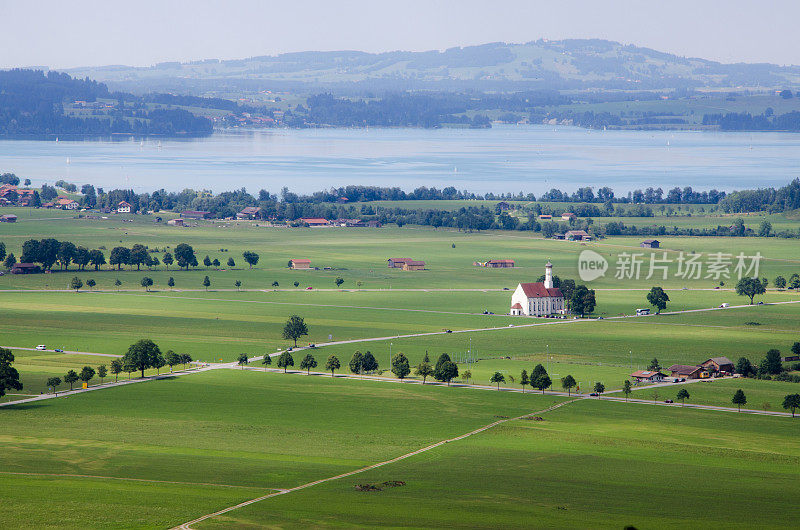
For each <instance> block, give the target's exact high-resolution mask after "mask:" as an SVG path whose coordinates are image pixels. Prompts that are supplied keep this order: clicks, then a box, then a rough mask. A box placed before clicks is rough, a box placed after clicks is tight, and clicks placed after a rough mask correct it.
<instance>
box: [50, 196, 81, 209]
mask: <svg viewBox="0 0 800 530" xmlns="http://www.w3.org/2000/svg"><path fill="white" fill-rule="evenodd" d="M78 206H80V205H79V204H78V203H77V202H75V201H73V200H72V199H67V198H66V197H59V198H58V200H57V201H56V207H58V208H61V209H62V210H77V209H78Z"/></svg>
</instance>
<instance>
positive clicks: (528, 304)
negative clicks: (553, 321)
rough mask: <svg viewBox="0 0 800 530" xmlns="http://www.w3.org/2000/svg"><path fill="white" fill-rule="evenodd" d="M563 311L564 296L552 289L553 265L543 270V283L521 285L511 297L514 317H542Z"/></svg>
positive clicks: (550, 264)
mask: <svg viewBox="0 0 800 530" xmlns="http://www.w3.org/2000/svg"><path fill="white" fill-rule="evenodd" d="M563 311H564V295H563V294H562V293H561V289H558V288H557V287H553V264H552V263H550V262H549V261H548V262H547V265H545V268H544V282H536V283H521V284H519V285H517V288H516V289H515V290H514V294H512V295H511V311H510V312H509V314H511V315H515V316H522V315H524V316H529V317H531V316H535V317H539V316H543V315H552V314H555V313H561V312H563Z"/></svg>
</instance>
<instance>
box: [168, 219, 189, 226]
mask: <svg viewBox="0 0 800 530" xmlns="http://www.w3.org/2000/svg"><path fill="white" fill-rule="evenodd" d="M167 225H169V226H185V225H184V222H183V219H170V220H169V221H167Z"/></svg>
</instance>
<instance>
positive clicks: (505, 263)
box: [485, 259, 514, 269]
mask: <svg viewBox="0 0 800 530" xmlns="http://www.w3.org/2000/svg"><path fill="white" fill-rule="evenodd" d="M485 266H486V267H489V268H490V269H510V268H513V267H514V260H513V259H492V260H489V261H487V262H486V265H485Z"/></svg>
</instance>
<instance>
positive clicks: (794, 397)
mask: <svg viewBox="0 0 800 530" xmlns="http://www.w3.org/2000/svg"><path fill="white" fill-rule="evenodd" d="M783 408H785V409H786V410H791V411H792V418H794V412H795V411H796V410H797V409H800V394H789V395H787V396H786V397H785V398H783Z"/></svg>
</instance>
